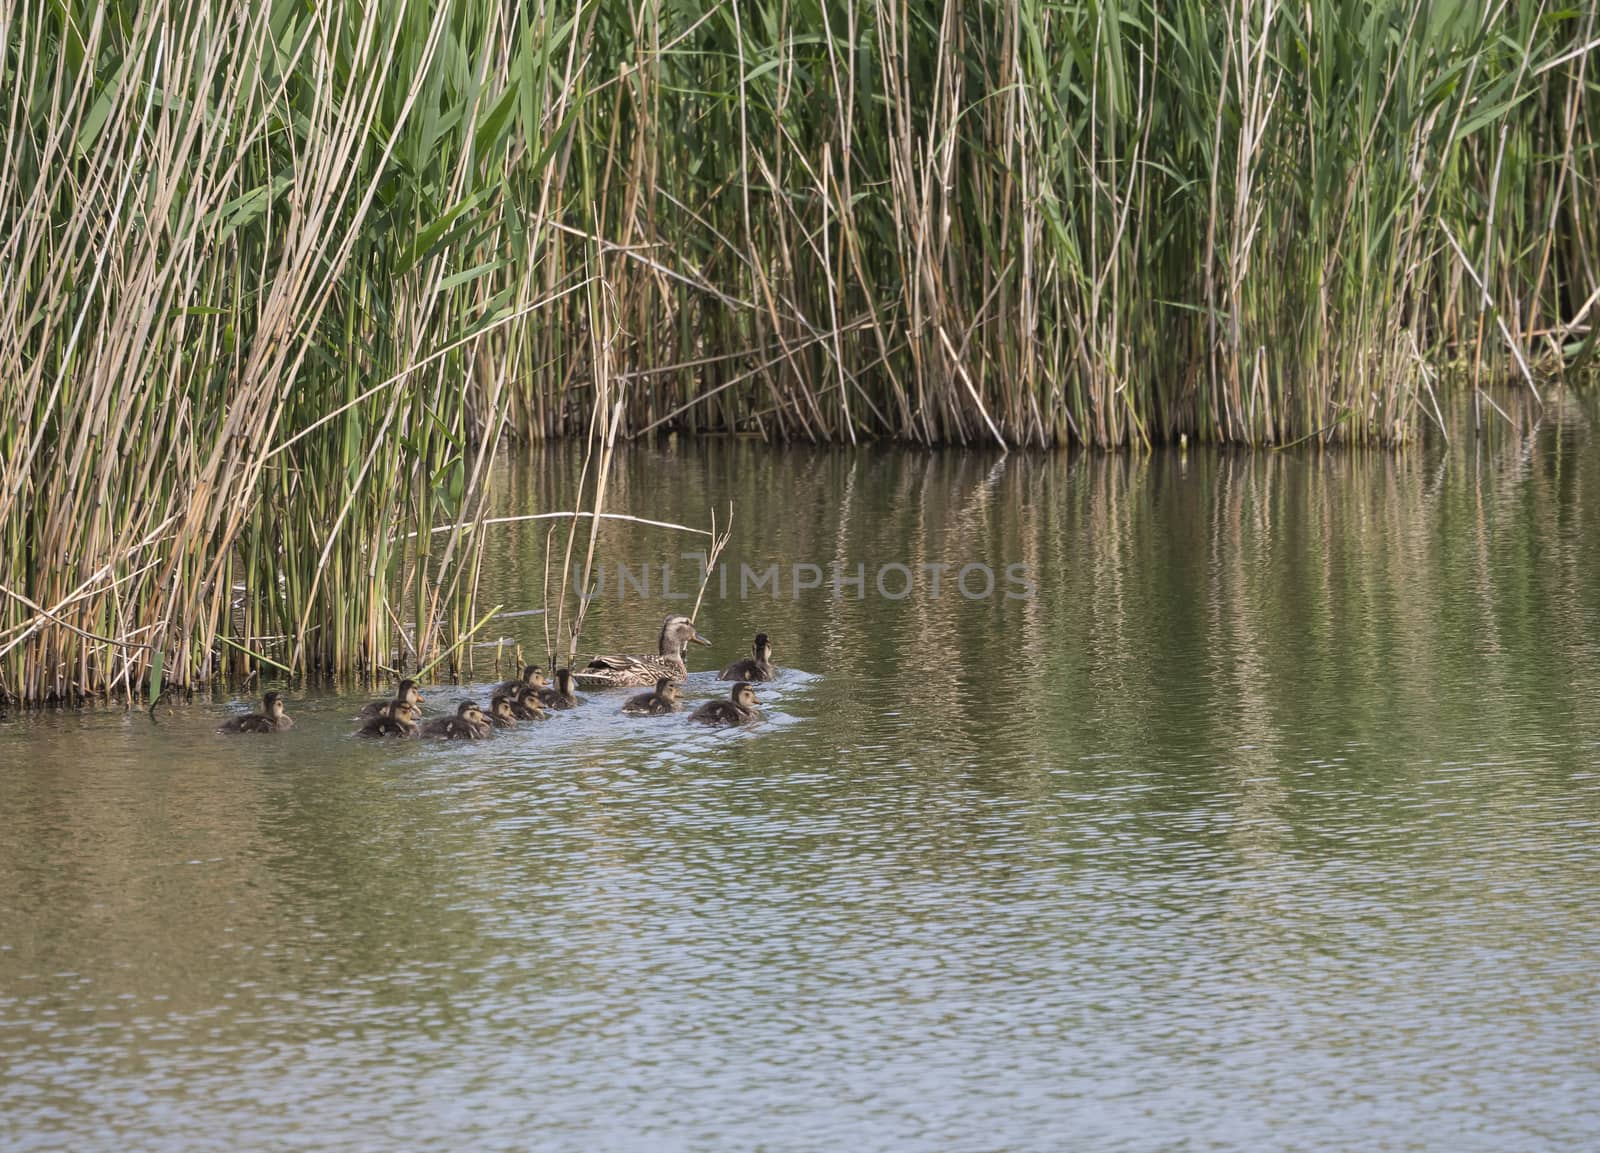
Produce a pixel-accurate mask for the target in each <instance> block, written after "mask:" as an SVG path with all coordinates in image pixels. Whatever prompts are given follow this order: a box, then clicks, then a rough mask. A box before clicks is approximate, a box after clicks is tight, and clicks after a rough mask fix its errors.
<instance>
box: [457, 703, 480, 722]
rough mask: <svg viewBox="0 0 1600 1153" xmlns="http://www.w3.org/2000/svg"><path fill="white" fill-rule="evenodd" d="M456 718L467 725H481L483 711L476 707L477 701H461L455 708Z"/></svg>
mask: <svg viewBox="0 0 1600 1153" xmlns="http://www.w3.org/2000/svg"><path fill="white" fill-rule="evenodd" d="M456 716H458V717H460V718H461V719H462V720H464V721H466V722H468V723H469V724H474V725H481V724H483V722H484V716H483V710H482V709H480V708H479V707H478V702H477V701H462V702H461V703H460V704H459V705H457V706H456Z"/></svg>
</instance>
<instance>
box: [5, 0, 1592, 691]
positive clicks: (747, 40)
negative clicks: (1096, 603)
mask: <svg viewBox="0 0 1600 1153" xmlns="http://www.w3.org/2000/svg"><path fill="white" fill-rule="evenodd" d="M1597 34H1600V29H1597V27H1596V15H1595V10H1594V6H1593V5H1580V6H1570V7H1555V6H1551V5H1548V4H1533V5H1512V4H1506V3H1501V4H1498V5H1485V4H1476V3H1471V2H1467V0H1458V2H1455V3H1445V2H1442V0H1441V2H1439V3H1432V4H1429V3H1414V2H1412V3H1401V2H1399V0H1392V2H1382V0H1367V2H1364V3H1356V2H1335V0H1310V2H1309V3H1307V4H1303V5H1300V6H1293V5H1284V4H1279V3H1261V2H1259V0H1257V2H1248V0H1224V3H1221V4H1209V3H1200V2H1198V0H1194V2H1189V3H1151V2H1129V3H1048V2H1043V0H994V2H988V3H981V2H968V3H957V2H955V0H948V2H946V3H943V4H940V5H933V6H911V5H899V4H877V3H873V4H868V3H862V2H855V0H840V2H832V3H827V2H825V3H817V2H815V0H810V2H807V0H798V2H796V3H789V4H782V5H779V4H771V3H752V4H742V3H741V4H731V3H721V4H712V3H699V2H694V3H690V2H685V3H661V2H659V0H646V2H645V3H641V4H632V5H624V4H619V3H615V2H613V0H603V2H591V3H584V4H581V5H578V6H576V7H574V6H571V5H559V6H558V5H552V4H548V3H536V4H530V5H514V4H485V3H481V2H479V3H470V2H464V0H462V2H450V3H442V4H438V5H432V4H422V3H419V2H416V0H373V2H371V3H366V4H357V3H336V2H332V0H315V2H308V0H274V2H271V3H264V4H261V5H223V4H217V3H215V2H196V0H142V2H126V3H113V4H89V3H85V2H82V0H66V2H61V0H10V2H9V3H7V4H6V5H5V6H4V7H3V8H0V41H3V43H4V56H3V60H0V81H3V83H0V93H4V95H0V124H3V128H0V131H3V133H4V147H3V149H0V308H3V309H4V310H5V312H6V316H5V318H4V322H3V323H0V380H3V382H4V383H3V385H0V697H5V696H11V697H15V698H22V699H27V700H46V699H51V698H72V697H76V696H78V695H80V694H84V693H94V692H103V691H111V692H114V693H118V694H123V695H130V696H131V695H133V694H135V693H138V692H148V691H150V690H151V689H152V688H153V685H152V684H151V682H152V680H159V681H161V682H163V683H165V684H172V685H175V686H177V687H180V688H186V687H192V686H194V685H196V684H199V683H203V682H205V681H207V680H209V679H213V678H216V677H220V676H224V675H231V674H237V673H242V672H245V671H247V670H252V669H256V670H263V671H267V672H269V673H270V672H272V671H273V669H272V665H273V664H276V665H277V666H280V667H282V668H287V669H290V670H293V671H294V672H297V673H300V672H305V673H311V672H323V673H338V674H343V673H348V672H351V671H364V672H368V673H371V672H375V671H381V670H383V669H385V668H390V667H395V666H398V665H400V664H402V663H403V664H405V665H407V666H408V667H416V666H418V665H419V664H423V663H426V662H427V661H429V660H431V659H433V658H434V657H437V656H438V655H439V654H441V653H446V652H450V651H451V650H452V646H454V645H455V644H456V643H457V642H458V641H459V640H460V639H461V638H462V637H463V636H465V635H466V633H467V632H468V631H469V630H471V629H473V628H474V627H476V626H477V625H478V624H479V623H480V622H479V620H478V618H477V617H475V616H474V613H473V609H474V606H473V604H472V601H473V595H472V594H473V586H474V582H475V573H476V567H477V559H478V549H479V548H480V547H481V543H482V540H483V533H482V532H477V531H473V530H472V528H471V527H470V526H471V524H472V522H473V521H474V520H475V519H476V518H478V517H480V516H481V515H482V512H483V509H484V507H485V501H486V498H487V484H486V470H487V467H488V463H489V461H490V459H491V458H492V456H493V454H494V452H495V451H496V449H497V448H498V446H499V445H500V443H501V442H502V441H503V440H504V439H505V438H507V437H512V438H532V437H546V436H558V435H564V434H579V435H583V434H588V433H589V432H590V430H591V429H592V428H593V427H595V424H594V422H593V421H592V420H591V410H592V408H593V406H594V404H595V403H596V400H597V398H602V397H603V398H606V399H605V400H604V403H605V404H606V405H607V406H610V405H612V404H616V405H618V406H620V407H618V408H617V410H616V411H617V415H618V417H619V422H620V425H619V427H620V429H621V431H622V432H623V434H624V435H638V434H641V433H645V432H650V431H655V430H660V429H675V430H680V431H685V432H691V433H692V432H699V431H708V430H711V431H738V432H749V433H754V434H759V435H762V436H765V437H769V438H783V437H801V438H817V439H835V440H849V441H855V440H859V439H863V438H872V437H896V438H902V439H906V440H910V441H915V442H921V443H946V442H954V443H985V442H1001V443H1004V444H1007V445H1025V444H1035V445H1043V446H1050V445H1060V444H1066V443H1081V444H1091V445H1101V446H1117V445H1127V444H1137V443H1148V442H1150V441H1155V440H1161V439H1166V438H1170V437H1175V436H1177V435H1178V434H1180V433H1185V434H1189V435H1192V436H1195V437H1198V438H1202V439H1212V440H1221V441H1235V442H1244V443H1251V444H1263V443H1282V442H1285V441H1290V440H1297V439H1300V438H1303V437H1310V436H1319V437H1322V438H1325V439H1339V440H1351V441H1387V440H1391V439H1395V438H1399V437H1404V436H1406V435H1408V433H1409V432H1410V431H1412V430H1414V429H1415V428H1416V427H1417V426H1418V425H1419V424H1420V423H1421V422H1422V421H1423V420H1424V419H1425V417H1426V416H1427V414H1429V413H1431V412H1434V411H1436V409H1437V406H1436V404H1435V403H1434V401H1435V399H1436V398H1435V395H1434V391H1435V390H1437V389H1441V388H1444V387H1447V386H1448V385H1446V384H1445V383H1441V382H1443V381H1452V380H1461V381H1465V382H1467V384H1468V385H1469V386H1470V387H1473V388H1475V389H1476V388H1478V387H1479V386H1480V385H1481V384H1484V383H1491V382H1501V381H1506V380H1511V381H1513V382H1516V383H1517V384H1518V387H1522V388H1526V389H1539V390H1542V389H1544V388H1545V387H1547V380H1548V379H1549V378H1551V377H1552V376H1554V375H1559V374H1560V373H1561V372H1562V371H1563V370H1566V371H1571V370H1573V369H1576V368H1581V366H1582V365H1583V364H1584V363H1585V362H1587V361H1592V358H1593V354H1594V352H1595V343H1596V342H1595V339H1594V335H1593V334H1594V332H1595V325H1594V324H1593V317H1594V313H1595V307H1596V293H1597V291H1600V272H1597V269H1600V224H1597V222H1596V221H1597V214H1596V213H1595V212H1594V211H1593V209H1592V205H1593V203H1595V196H1596V192H1597V188H1600V150H1597V148H1596V142H1597V141H1600V111H1597V109H1600V102H1596V101H1595V100H1593V99H1591V97H1592V96H1593V95H1594V89H1595V87H1596V80H1595V75H1594V70H1593V68H1591V61H1592V60H1593V58H1594V52H1593V46H1594V43H1595V40H1596V36H1597ZM1480 282H1481V287H1480ZM602 423H603V424H605V425H606V427H607V428H610V429H613V430H614V429H615V427H617V426H612V425H610V424H609V423H608V422H602ZM598 473H599V475H601V476H603V475H604V470H603V469H601V470H598ZM641 511H644V510H641ZM463 526H467V527H463ZM436 530H437V531H436ZM451 659H452V660H453V659H454V658H453V657H452V658H451ZM152 674H154V676H152Z"/></svg>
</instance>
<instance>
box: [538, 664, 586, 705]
mask: <svg viewBox="0 0 1600 1153" xmlns="http://www.w3.org/2000/svg"><path fill="white" fill-rule="evenodd" d="M539 703H540V704H541V705H543V706H544V707H545V708H547V709H574V708H577V707H578V705H580V704H581V703H582V702H581V701H580V700H579V699H578V694H577V693H575V692H573V691H572V670H571V669H557V670H556V686H555V688H553V689H552V688H543V689H540V690H539Z"/></svg>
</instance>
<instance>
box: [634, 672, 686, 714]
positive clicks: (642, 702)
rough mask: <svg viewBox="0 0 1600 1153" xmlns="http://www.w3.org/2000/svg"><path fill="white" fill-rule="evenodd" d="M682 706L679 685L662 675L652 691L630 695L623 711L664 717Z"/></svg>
mask: <svg viewBox="0 0 1600 1153" xmlns="http://www.w3.org/2000/svg"><path fill="white" fill-rule="evenodd" d="M682 708H683V705H682V703H681V702H680V701H679V700H678V686H677V685H676V684H675V683H674V682H673V680H672V678H671V677H662V678H661V679H659V680H658V681H656V687H655V688H654V689H652V690H651V691H650V692H648V693H640V694H639V695H638V696H636V697H629V698H628V703H627V704H625V705H623V706H622V711H623V712H625V713H633V714H635V715H637V716H645V717H663V716H666V715H667V714H668V713H676V712H678V711H680V710H681V709H682Z"/></svg>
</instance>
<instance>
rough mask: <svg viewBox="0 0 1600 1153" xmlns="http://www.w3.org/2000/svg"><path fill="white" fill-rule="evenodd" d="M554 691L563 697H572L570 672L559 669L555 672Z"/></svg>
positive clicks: (569, 670) (565, 669)
mask: <svg viewBox="0 0 1600 1153" xmlns="http://www.w3.org/2000/svg"><path fill="white" fill-rule="evenodd" d="M556 691H557V692H559V693H560V694H561V695H562V696H564V697H570V696H571V695H572V670H571V669H567V668H561V669H557V670H556Z"/></svg>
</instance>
